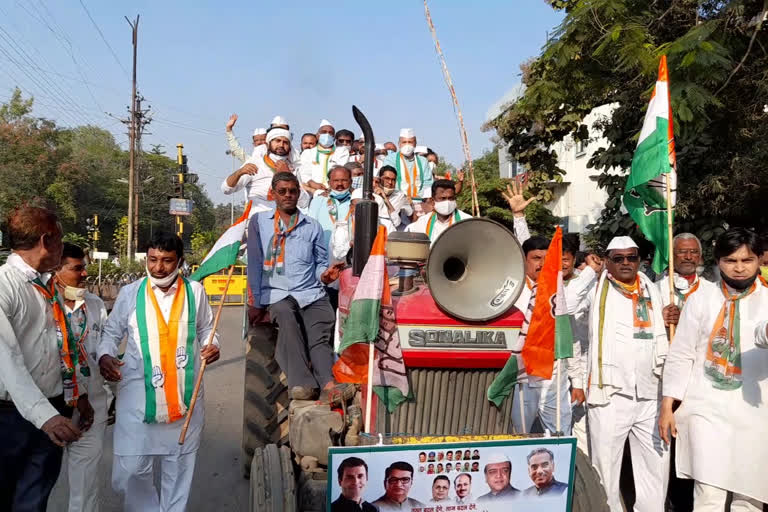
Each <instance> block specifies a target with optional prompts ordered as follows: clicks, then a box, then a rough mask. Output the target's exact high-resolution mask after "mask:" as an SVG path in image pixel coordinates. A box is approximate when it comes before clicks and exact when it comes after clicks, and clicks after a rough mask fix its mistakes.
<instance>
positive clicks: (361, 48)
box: [0, 0, 561, 203]
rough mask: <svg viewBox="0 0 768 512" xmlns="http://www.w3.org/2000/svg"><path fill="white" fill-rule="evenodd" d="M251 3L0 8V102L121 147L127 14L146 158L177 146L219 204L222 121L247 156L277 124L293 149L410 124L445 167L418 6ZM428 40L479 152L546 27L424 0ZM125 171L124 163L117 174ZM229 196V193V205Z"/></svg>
mask: <svg viewBox="0 0 768 512" xmlns="http://www.w3.org/2000/svg"><path fill="white" fill-rule="evenodd" d="M325 5H327V7H321V6H320V4H318V3H317V2H307V1H292V2H270V3H267V2H263V1H250V2H249V1H242V0H230V1H227V2H215V3H214V2H202V1H199V0H190V1H187V2H180V1H163V2H158V1H155V0H132V1H130V2H127V1H109V2H103V1H102V2H97V1H96V0H77V1H75V0H71V1H68V2H53V1H52V0H16V1H13V0H0V102H3V101H6V100H7V98H8V97H9V96H10V94H11V91H12V90H13V87H14V86H16V85H18V86H19V87H20V88H21V89H22V91H23V92H24V93H25V96H26V95H32V96H34V97H35V109H34V114H35V115H36V116H40V117H47V118H49V119H54V120H55V121H56V122H57V124H59V125H62V126H77V125H81V124H93V125H97V126H101V127H103V128H105V129H107V130H109V131H110V132H112V133H113V134H114V136H115V140H116V141H117V142H118V143H119V144H120V145H121V146H122V147H123V148H127V147H128V136H127V134H126V127H125V126H124V125H123V124H122V123H121V122H120V121H119V120H118V118H125V117H126V116H127V110H126V109H127V107H128V105H130V100H131V80H130V71H131V65H132V47H131V28H130V27H129V25H128V22H127V21H126V20H125V18H124V17H125V16H127V17H128V18H130V19H132V20H133V19H135V17H136V15H137V14H139V15H140V16H141V19H140V21H139V45H138V69H137V75H138V88H139V91H140V93H141V94H142V95H143V96H144V97H145V98H146V100H145V106H146V105H149V106H151V116H152V118H153V121H152V123H151V124H150V125H149V126H148V127H147V132H149V133H146V134H145V135H144V138H143V141H142V143H143V146H144V148H145V150H149V148H150V147H151V145H152V144H162V145H163V146H164V149H165V150H166V151H167V154H168V155H169V156H171V157H172V158H175V153H176V150H175V146H176V144H178V143H183V144H184V152H185V154H187V155H188V159H189V167H190V171H191V172H196V173H198V174H199V175H200V181H201V183H203V184H204V185H205V188H206V190H207V192H208V194H209V196H210V197H211V199H212V200H213V201H214V203H218V202H227V203H228V202H229V200H230V196H225V195H224V194H222V193H221V191H220V189H219V186H220V183H221V181H222V180H223V179H224V178H225V177H226V176H227V175H228V174H229V173H231V172H232V165H233V162H232V159H231V157H229V156H227V155H226V154H225V151H226V149H227V144H226V139H225V136H224V125H225V124H226V121H227V119H228V118H229V115H230V114H231V113H237V114H238V116H239V120H238V122H237V125H236V126H235V129H234V132H235V135H236V136H237V137H238V139H239V140H240V143H241V144H242V145H243V146H244V147H247V148H248V149H250V147H251V146H250V144H249V143H250V134H251V133H252V131H253V129H254V128H257V127H266V126H267V125H268V124H269V122H270V120H271V119H272V117H273V116H275V115H277V114H280V115H282V116H283V117H285V118H287V119H288V121H289V123H290V125H291V130H292V132H293V133H294V142H295V143H298V142H299V139H300V136H301V134H302V133H304V132H315V131H316V130H317V128H318V124H319V122H320V120H321V119H323V118H327V119H329V120H330V121H331V122H332V123H333V124H334V126H335V127H336V129H337V130H338V129H341V128H348V129H351V130H352V131H353V132H354V133H355V136H356V137H357V136H359V134H360V129H359V127H358V126H357V125H356V123H355V122H354V119H353V118H352V105H356V106H357V107H358V108H360V109H361V110H362V111H363V112H364V113H365V115H366V116H367V117H368V120H369V121H370V122H371V125H372V127H373V131H374V136H375V138H376V141H377V142H386V141H389V140H392V141H396V140H397V135H398V132H399V129H400V128H402V127H410V128H413V129H414V130H415V131H416V135H417V137H418V141H419V144H424V145H427V146H429V147H431V148H432V149H433V150H434V151H436V152H437V153H438V154H439V155H440V156H442V157H444V158H445V159H446V160H447V161H448V162H449V163H452V164H454V165H459V164H461V162H462V161H463V152H462V148H461V140H460V133H459V128H458V123H457V121H456V116H455V113H454V110H453V104H452V100H451V97H450V93H449V92H448V89H447V87H446V85H445V82H444V80H443V76H442V72H441V69H440V63H439V60H438V58H437V55H436V52H435V48H434V44H433V41H432V37H431V34H430V32H429V29H428V27H427V23H426V20H425V17H424V6H423V3H422V2H421V1H418V0H392V1H389V2H381V1H379V2H372V1H358V2H352V1H346V0H337V1H336V2H331V3H329V4H325ZM429 7H430V12H431V15H432V19H433V22H434V24H435V27H436V29H437V35H438V38H439V40H440V45H441V47H442V49H443V52H444V54H445V57H446V59H447V64H448V68H449V70H450V72H451V76H452V79H453V82H454V86H455V90H456V93H457V95H458V98H459V103H460V105H461V108H462V112H463V116H464V123H465V126H466V129H467V134H468V138H469V143H470V147H471V151H472V155H473V157H477V156H480V155H482V154H483V152H484V151H487V150H488V149H490V148H491V147H492V146H493V143H492V141H491V136H492V134H491V133H483V132H482V131H481V125H482V124H483V122H484V121H485V120H486V113H487V112H488V110H489V108H490V107H491V106H492V105H493V104H494V103H495V102H497V101H498V100H499V99H500V98H501V97H502V96H503V95H504V93H505V92H507V91H508V90H509V89H511V88H512V87H513V86H514V85H515V84H517V83H518V82H519V81H520V69H519V65H520V63H521V62H524V61H525V60H527V59H528V58H530V57H533V56H536V55H537V54H538V53H539V51H540V48H541V46H542V45H543V44H544V43H545V41H546V37H547V33H548V32H551V31H552V29H553V27H555V26H556V25H557V24H558V23H559V22H560V20H561V15H560V14H559V13H557V12H555V11H553V10H552V9H551V8H550V7H548V6H547V5H546V3H545V2H543V1H541V0H485V1H483V2H466V1H459V0H432V1H431V2H430V3H429ZM126 174H127V170H126ZM241 199H242V197H241V196H240V195H238V196H237V198H236V200H237V201H238V202H239V201H240V200H241Z"/></svg>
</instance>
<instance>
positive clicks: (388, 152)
mask: <svg viewBox="0 0 768 512" xmlns="http://www.w3.org/2000/svg"><path fill="white" fill-rule="evenodd" d="M393 153H397V151H395V150H394V149H388V150H387V154H388V155H391V154H393Z"/></svg>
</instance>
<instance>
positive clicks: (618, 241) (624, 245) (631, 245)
mask: <svg viewBox="0 0 768 512" xmlns="http://www.w3.org/2000/svg"><path fill="white" fill-rule="evenodd" d="M637 248H638V247H637V244H636V243H635V241H634V240H632V238H630V237H628V236H616V237H613V240H611V243H609V244H608V247H606V248H605V250H606V252H607V251H613V250H614V249H637Z"/></svg>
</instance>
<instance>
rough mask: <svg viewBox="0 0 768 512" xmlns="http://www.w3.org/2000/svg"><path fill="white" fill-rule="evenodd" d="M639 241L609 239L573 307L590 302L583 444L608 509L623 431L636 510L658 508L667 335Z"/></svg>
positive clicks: (616, 506)
mask: <svg viewBox="0 0 768 512" xmlns="http://www.w3.org/2000/svg"><path fill="white" fill-rule="evenodd" d="M639 266H640V256H639V254H638V248H637V244H635V242H634V241H633V240H632V239H631V238H630V237H627V236H618V237H615V238H614V239H613V240H611V242H610V243H609V244H608V248H607V258H606V270H604V271H603V272H602V273H601V275H600V278H599V280H598V283H597V289H596V290H593V291H591V292H590V293H588V294H587V300H585V301H583V303H582V304H581V305H580V306H579V308H589V314H590V321H589V327H590V330H589V339H590V341H589V343H590V371H589V374H588V377H587V382H588V383H589V392H588V393H587V403H588V406H589V410H588V413H587V414H588V422H589V448H590V455H591V458H592V463H593V464H594V466H595V468H596V469H597V472H598V473H599V474H600V478H601V480H602V482H603V486H604V487H605V491H606V494H607V496H608V505H609V506H610V509H611V511H612V512H621V511H622V510H623V507H622V501H621V496H620V492H619V475H620V473H621V461H622V455H623V453H624V444H625V442H626V440H627V438H629V444H630V447H631V450H632V469H633V474H634V485H635V492H636V504H635V507H636V508H637V510H664V501H665V497H666V490H667V480H668V476H669V451H668V450H667V449H666V448H665V447H663V446H662V442H661V437H660V435H659V429H658V423H657V419H658V414H659V408H660V405H661V402H660V400H659V398H660V391H661V380H660V377H661V369H662V366H663V364H664V359H665V357H666V355H667V350H668V347H669V341H668V338H667V332H666V329H665V326H664V320H663V318H662V309H663V308H662V302H661V297H660V295H659V290H658V288H657V287H656V285H655V284H654V283H652V282H651V280H650V279H649V278H648V277H647V276H645V275H644V274H643V273H642V272H638V269H639Z"/></svg>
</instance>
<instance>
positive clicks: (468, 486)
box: [453, 464, 473, 505]
mask: <svg viewBox="0 0 768 512" xmlns="http://www.w3.org/2000/svg"><path fill="white" fill-rule="evenodd" d="M460 465H461V464H456V470H457V471H459V466H460ZM453 488H454V490H455V491H456V499H455V500H454V501H455V502H456V504H457V505H466V504H468V503H471V502H472V501H473V498H472V475H470V474H469V473H462V474H460V475H459V476H457V477H456V478H454V479H453Z"/></svg>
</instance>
